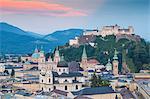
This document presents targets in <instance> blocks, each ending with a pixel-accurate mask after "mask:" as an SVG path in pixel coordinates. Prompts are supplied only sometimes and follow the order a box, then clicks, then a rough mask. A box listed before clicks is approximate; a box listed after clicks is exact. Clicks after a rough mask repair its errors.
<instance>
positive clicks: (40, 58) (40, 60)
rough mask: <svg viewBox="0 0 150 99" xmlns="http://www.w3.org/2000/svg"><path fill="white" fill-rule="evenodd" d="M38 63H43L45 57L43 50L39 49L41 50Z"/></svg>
mask: <svg viewBox="0 0 150 99" xmlns="http://www.w3.org/2000/svg"><path fill="white" fill-rule="evenodd" d="M38 63H45V55H44V51H43V48H42V47H41V50H40V52H39V61H38Z"/></svg>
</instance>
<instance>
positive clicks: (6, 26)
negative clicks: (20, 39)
mask: <svg viewBox="0 0 150 99" xmlns="http://www.w3.org/2000/svg"><path fill="white" fill-rule="evenodd" d="M0 31H5V32H12V33H15V34H18V35H26V36H32V37H35V38H41V37H43V36H42V35H40V34H37V33H33V32H29V31H24V30H22V29H20V28H18V27H16V26H13V25H10V24H8V23H4V22H1V23H0Z"/></svg>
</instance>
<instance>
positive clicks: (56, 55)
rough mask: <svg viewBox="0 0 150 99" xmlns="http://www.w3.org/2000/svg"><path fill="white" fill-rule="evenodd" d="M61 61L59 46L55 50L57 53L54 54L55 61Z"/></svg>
mask: <svg viewBox="0 0 150 99" xmlns="http://www.w3.org/2000/svg"><path fill="white" fill-rule="evenodd" d="M59 61H60V55H59V50H58V47H57V48H56V50H55V54H54V62H55V63H58V62H59Z"/></svg>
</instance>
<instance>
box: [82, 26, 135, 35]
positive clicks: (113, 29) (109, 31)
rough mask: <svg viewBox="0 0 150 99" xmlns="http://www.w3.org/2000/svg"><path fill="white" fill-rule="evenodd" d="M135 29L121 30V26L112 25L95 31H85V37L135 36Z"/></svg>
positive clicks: (130, 27)
mask: <svg viewBox="0 0 150 99" xmlns="http://www.w3.org/2000/svg"><path fill="white" fill-rule="evenodd" d="M133 32H134V29H133V27H132V26H128V28H127V29H124V28H120V26H118V25H117V24H116V25H112V26H103V28H102V29H101V30H100V29H97V30H93V31H85V32H84V33H83V35H97V36H99V35H101V36H102V37H105V36H107V35H117V34H133Z"/></svg>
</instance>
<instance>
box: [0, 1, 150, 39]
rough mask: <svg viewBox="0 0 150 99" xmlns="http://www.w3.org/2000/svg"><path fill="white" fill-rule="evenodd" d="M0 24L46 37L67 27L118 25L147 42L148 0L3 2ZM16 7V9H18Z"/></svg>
mask: <svg viewBox="0 0 150 99" xmlns="http://www.w3.org/2000/svg"><path fill="white" fill-rule="evenodd" d="M0 1H1V4H2V6H1V7H0V12H2V13H1V17H0V18H1V19H0V20H1V22H7V23H9V24H12V25H14V26H17V27H19V28H21V29H23V30H26V31H31V32H35V33H40V34H44V35H45V34H49V33H52V32H54V31H56V30H65V29H69V28H81V29H95V28H97V27H98V28H101V27H102V26H105V25H114V24H118V25H120V26H122V27H124V28H126V27H127V26H129V25H131V26H133V27H134V29H135V33H136V34H138V35H140V36H142V37H144V38H146V39H147V40H149V37H148V36H147V35H148V33H149V32H150V29H149V28H148V27H149V26H148V25H149V16H150V13H149V9H150V7H149V6H150V3H149V0H126V1H120V0H115V1H114V0H93V1H91V0H70V1H67V0H61V1H60V0H5V1H2V0H0ZM18 5H20V6H18Z"/></svg>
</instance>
